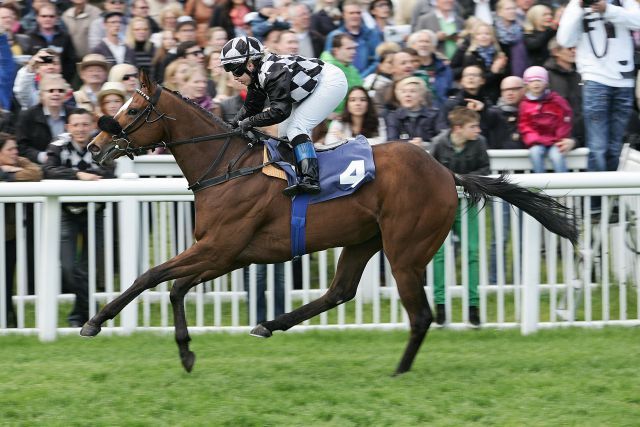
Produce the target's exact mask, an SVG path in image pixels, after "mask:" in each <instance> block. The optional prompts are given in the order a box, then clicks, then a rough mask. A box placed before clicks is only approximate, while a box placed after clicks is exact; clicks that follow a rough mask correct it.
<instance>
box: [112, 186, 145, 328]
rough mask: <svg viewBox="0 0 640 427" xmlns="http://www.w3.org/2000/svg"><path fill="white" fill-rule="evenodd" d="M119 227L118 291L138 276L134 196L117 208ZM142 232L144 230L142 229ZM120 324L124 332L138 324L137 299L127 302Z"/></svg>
mask: <svg viewBox="0 0 640 427" xmlns="http://www.w3.org/2000/svg"><path fill="white" fill-rule="evenodd" d="M137 178H138V175H136V174H134V173H127V174H125V175H123V176H122V178H121V179H130V180H135V179H137ZM118 214H119V217H118V227H119V229H120V233H119V237H120V254H119V256H120V292H124V291H125V290H126V289H127V288H128V287H129V286H131V285H132V284H133V282H134V281H135V280H136V279H137V278H138V275H139V272H138V265H140V259H139V257H140V247H139V245H140V240H141V239H140V232H141V231H140V204H139V203H138V200H137V199H136V198H135V197H125V198H123V200H122V202H120V205H119V210H118ZM143 232H144V231H143ZM120 322H121V323H120V324H121V326H122V330H123V332H124V333H125V334H129V333H131V332H133V331H135V329H136V327H137V326H138V299H137V298H136V299H135V300H133V301H132V302H131V303H130V304H128V305H127V306H126V307H125V308H124V309H123V310H122V312H121V314H120Z"/></svg>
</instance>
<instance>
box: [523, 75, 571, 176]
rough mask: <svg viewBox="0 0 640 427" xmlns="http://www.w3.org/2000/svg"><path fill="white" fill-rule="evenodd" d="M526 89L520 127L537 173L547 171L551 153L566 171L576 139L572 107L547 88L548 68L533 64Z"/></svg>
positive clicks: (556, 166)
mask: <svg viewBox="0 0 640 427" xmlns="http://www.w3.org/2000/svg"><path fill="white" fill-rule="evenodd" d="M523 79H524V83H525V84H526V86H527V92H526V94H525V96H524V98H523V99H522V101H521V102H520V111H519V113H518V130H519V131H520V136H521V138H522V142H523V143H524V145H525V146H526V147H528V148H529V157H530V158H531V163H532V164H533V171H534V172H535V173H542V172H545V170H546V168H545V165H544V163H545V157H546V156H547V155H548V156H549V159H550V160H551V163H552V164H553V169H554V170H555V171H556V172H567V165H566V162H565V160H564V154H565V152H567V151H568V150H569V149H570V147H572V146H573V145H574V144H573V141H572V140H571V139H570V138H569V136H570V135H571V128H572V127H571V118H572V113H571V107H570V106H569V103H568V102H567V101H566V100H565V99H564V98H563V97H561V96H560V95H558V94H557V93H556V92H553V91H551V90H549V89H548V88H547V86H548V85H549V75H548V73H547V70H546V69H544V68H542V67H539V66H533V67H529V68H527V69H526V70H525V72H524V77H523Z"/></svg>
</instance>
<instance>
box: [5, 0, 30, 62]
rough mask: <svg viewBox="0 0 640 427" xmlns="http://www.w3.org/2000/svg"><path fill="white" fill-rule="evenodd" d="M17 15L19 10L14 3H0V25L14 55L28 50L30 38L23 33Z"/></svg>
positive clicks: (24, 53) (20, 54)
mask: <svg viewBox="0 0 640 427" xmlns="http://www.w3.org/2000/svg"><path fill="white" fill-rule="evenodd" d="M18 16H20V10H19V9H18V6H17V5H16V3H14V2H10V1H8V2H3V3H1V4H0V26H1V27H2V28H3V29H4V31H5V34H6V35H7V38H8V41H9V45H10V46H11V52H13V54H14V55H16V56H22V55H26V54H27V53H28V52H29V50H30V48H31V40H30V39H29V36H27V35H26V34H24V29H23V28H22V27H21V25H20V21H18ZM16 60H17V58H16Z"/></svg>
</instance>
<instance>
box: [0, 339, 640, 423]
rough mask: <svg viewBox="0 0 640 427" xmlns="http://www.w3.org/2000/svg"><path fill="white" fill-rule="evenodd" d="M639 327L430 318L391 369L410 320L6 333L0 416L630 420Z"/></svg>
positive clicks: (637, 409)
mask: <svg viewBox="0 0 640 427" xmlns="http://www.w3.org/2000/svg"><path fill="white" fill-rule="evenodd" d="M638 334H639V331H638V329H637V328H604V329H597V330H593V329H592V330H582V329H562V330H553V331H541V332H539V333H538V334H536V335H533V336H528V337H522V336H520V333H519V332H518V331H496V330H480V331H466V332H455V331H450V330H435V331H432V332H431V333H430V335H429V337H428V339H427V341H426V345H425V346H423V348H422V350H421V352H420V353H419V355H418V358H417V359H416V363H415V364H414V368H413V370H412V371H411V372H409V373H408V374H406V375H403V376H401V377H397V378H392V377H391V376H390V374H391V373H392V371H393V368H394V367H395V366H396V364H397V362H398V360H399V358H400V355H401V352H402V349H403V348H404V345H405V344H406V338H407V334H406V333H405V332H358V331H341V332H327V331H323V332H309V333H304V334H298V333H277V334H276V335H275V336H274V337H273V338H270V339H269V340H259V339H255V338H252V337H249V336H246V335H228V334H204V335H196V336H194V337H193V338H194V340H193V342H192V349H193V350H194V351H195V352H196V355H197V360H196V365H195V369H194V371H193V372H192V373H191V374H186V373H185V372H184V371H183V370H182V368H181V367H180V365H179V361H178V358H177V351H176V348H175V344H174V343H173V338H172V337H171V336H169V335H162V336H159V335H154V334H136V335H133V336H130V337H108V336H99V337H97V338H95V339H93V340H84V339H80V338H79V337H76V336H66V337H62V338H60V339H59V340H58V341H56V342H54V343H46V344H43V343H39V342H38V340H37V338H36V337H20V336H5V337H0V342H1V345H0V360H2V364H3V367H4V369H2V370H0V425H11V426H15V425H47V426H76V425H77V426H85V425H91V426H106V425H109V426H114V425H123V426H146V425H153V426H158V425H167V426H211V425H214V426H218V425H222V426H264V425H271V426H289V425H292V426H426V425H429V426H431V425H433V426H449V425H450V426H468V425H478V426H479V425H482V426H486V425H505V426H523V425H526V426H545V425H549V426H558V425H560V426H632V425H638V422H639V421H638V420H640V397H639V396H640V382H639V381H638V372H637V360H638V359H639V358H640V339H638V338H639V336H638Z"/></svg>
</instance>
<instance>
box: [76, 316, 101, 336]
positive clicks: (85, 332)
mask: <svg viewBox="0 0 640 427" xmlns="http://www.w3.org/2000/svg"><path fill="white" fill-rule="evenodd" d="M101 330H102V328H101V327H100V326H99V325H94V324H93V323H91V320H89V321H88V322H87V323H85V324H84V326H82V329H80V336H83V337H95V336H96V335H98V334H99V333H100V331H101Z"/></svg>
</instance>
